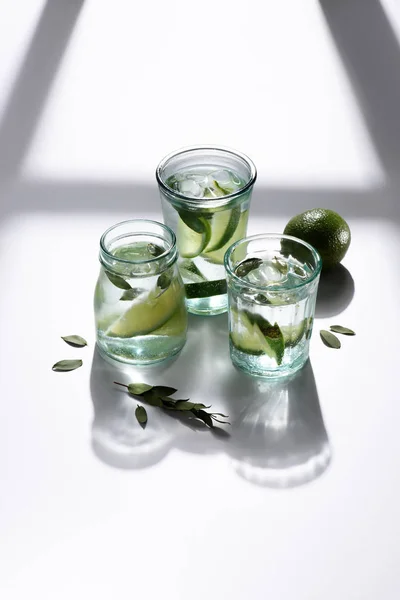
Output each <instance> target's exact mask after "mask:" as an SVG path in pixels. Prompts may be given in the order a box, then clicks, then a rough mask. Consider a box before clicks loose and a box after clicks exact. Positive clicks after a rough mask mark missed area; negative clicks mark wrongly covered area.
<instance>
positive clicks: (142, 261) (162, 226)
mask: <svg viewBox="0 0 400 600" xmlns="http://www.w3.org/2000/svg"><path fill="white" fill-rule="evenodd" d="M128 223H143V224H145V223H150V224H151V225H157V226H158V227H160V229H161V230H164V232H166V233H168V234H169V235H170V236H171V246H170V248H168V249H167V250H165V251H164V252H163V253H162V254H159V255H158V256H153V257H152V258H146V259H140V260H128V259H126V258H119V257H118V256H115V255H114V254H112V253H111V252H109V251H108V250H107V248H106V246H105V238H106V236H107V235H108V234H109V233H111V232H112V231H113V229H116V228H117V227H120V226H121V225H127V224H128ZM135 233H137V234H139V235H143V234H146V233H147V234H150V235H151V232H149V231H138V232H133V231H132V234H135ZM127 235H130V234H129V233H128V234H127ZM124 237H125V236H124ZM175 248H176V236H175V233H174V232H173V231H172V229H171V228H170V227H168V225H165V224H164V223H160V222H159V221H153V220H152V219H127V220H126V221H120V222H119V223H115V224H114V225H111V227H109V228H108V229H106V231H105V232H104V233H103V234H102V236H101V238H100V250H101V252H103V253H104V254H106V255H107V257H108V258H111V259H112V260H116V261H118V262H120V263H125V264H135V265H140V264H146V263H152V262H153V261H156V260H160V259H162V258H167V256H168V255H169V254H170V253H171V251H173V250H174V249H175Z"/></svg>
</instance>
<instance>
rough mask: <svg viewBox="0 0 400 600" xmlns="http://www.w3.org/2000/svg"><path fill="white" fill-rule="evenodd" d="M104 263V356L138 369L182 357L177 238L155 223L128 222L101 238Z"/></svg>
mask: <svg viewBox="0 0 400 600" xmlns="http://www.w3.org/2000/svg"><path fill="white" fill-rule="evenodd" d="M99 259H100V274H99V278H98V281H97V285H96V290H95V297H94V312H95V321H96V329H97V346H98V349H99V351H100V353H101V354H102V355H103V356H105V357H110V358H112V359H114V360H118V361H121V362H125V363H129V364H137V365H144V364H151V363H155V362H160V361H162V360H164V359H166V358H169V357H171V356H173V355H175V354H177V353H178V352H179V351H180V350H181V349H182V347H183V346H184V344H185V341H186V330H187V311H186V306H185V291H184V286H183V282H182V279H181V276H180V274H179V270H178V266H177V249H176V239H175V234H174V233H173V232H172V231H171V230H170V229H169V228H168V227H166V226H165V225H163V224H161V223H157V222H156V221H148V220H142V219H136V220H132V221H124V222H123V223H119V224H117V225H114V226H113V227H110V229H108V230H107V231H106V232H105V233H104V234H103V236H102V237H101V240H100V255H99Z"/></svg>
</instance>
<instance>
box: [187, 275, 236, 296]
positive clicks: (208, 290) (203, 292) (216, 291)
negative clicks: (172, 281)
mask: <svg viewBox="0 0 400 600" xmlns="http://www.w3.org/2000/svg"><path fill="white" fill-rule="evenodd" d="M185 291H186V298H187V299H188V300H192V299H193V298H209V297H210V296H220V295H221V294H226V279H216V280H215V281H203V282H201V283H186V284H185Z"/></svg>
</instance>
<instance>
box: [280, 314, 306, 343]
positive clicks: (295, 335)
mask: <svg viewBox="0 0 400 600" xmlns="http://www.w3.org/2000/svg"><path fill="white" fill-rule="evenodd" d="M307 322H308V319H303V320H302V321H301V322H300V323H299V324H298V325H291V326H290V325H289V326H287V325H283V326H282V327H281V331H282V335H283V339H284V342H285V347H286V348H294V346H296V345H297V344H298V343H299V342H300V341H301V339H302V338H303V336H304V333H305V331H306V325H307Z"/></svg>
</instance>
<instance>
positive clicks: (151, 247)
mask: <svg viewBox="0 0 400 600" xmlns="http://www.w3.org/2000/svg"><path fill="white" fill-rule="evenodd" d="M147 250H148V252H149V254H151V255H152V256H160V255H161V254H163V253H164V250H163V249H162V248H160V246H156V245H155V244H147Z"/></svg>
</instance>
